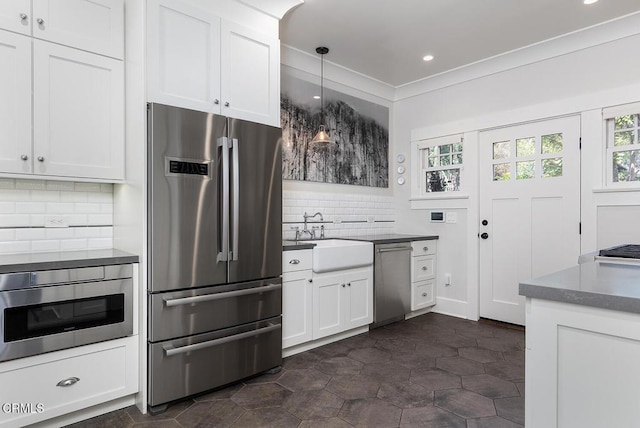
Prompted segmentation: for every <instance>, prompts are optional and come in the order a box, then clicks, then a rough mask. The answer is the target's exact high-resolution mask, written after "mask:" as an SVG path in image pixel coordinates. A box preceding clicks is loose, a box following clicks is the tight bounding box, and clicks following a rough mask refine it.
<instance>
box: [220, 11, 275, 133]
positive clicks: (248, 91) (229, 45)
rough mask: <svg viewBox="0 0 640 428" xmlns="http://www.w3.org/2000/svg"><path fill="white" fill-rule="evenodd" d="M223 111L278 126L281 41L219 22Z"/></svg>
mask: <svg viewBox="0 0 640 428" xmlns="http://www.w3.org/2000/svg"><path fill="white" fill-rule="evenodd" d="M221 37H222V48H221V49H222V59H221V63H222V83H221V90H222V103H223V104H222V114H224V115H226V116H231V117H236V118H239V119H245V120H250V121H253V122H259V123H265V124H267V125H272V126H280V41H279V40H277V39H274V38H272V37H269V36H268V35H265V34H262V33H259V32H256V31H252V30H250V29H247V28H245V27H243V26H241V25H238V24H235V23H232V22H227V21H223V23H222V36H221Z"/></svg>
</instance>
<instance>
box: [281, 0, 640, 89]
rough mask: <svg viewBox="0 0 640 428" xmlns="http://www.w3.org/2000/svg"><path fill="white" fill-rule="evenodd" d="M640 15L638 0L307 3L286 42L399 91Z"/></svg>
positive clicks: (292, 18)
mask: <svg viewBox="0 0 640 428" xmlns="http://www.w3.org/2000/svg"><path fill="white" fill-rule="evenodd" d="M638 11H640V1H638V0H600V1H599V2H597V3H595V4H592V5H584V4H583V3H582V0H528V1H522V0H520V1H515V0H304V4H302V5H300V6H298V7H296V8H294V9H293V10H291V11H290V12H289V13H288V14H286V15H285V16H284V18H283V19H282V21H281V24H280V39H281V41H282V43H283V44H284V45H288V46H290V47H293V48H296V49H299V50H301V51H303V52H308V53H309V54H312V55H317V54H316V53H315V48H316V47H318V46H326V47H328V48H329V49H330V52H329V53H328V54H327V55H326V56H325V60H326V61H328V62H332V63H335V64H339V65H341V66H343V67H346V68H349V69H351V70H353V71H356V72H359V73H362V74H364V75H366V76H369V77H372V78H374V79H377V80H379V81H382V82H384V83H386V84H389V85H391V86H394V87H398V86H402V85H404V84H407V83H410V82H413V81H416V80H420V79H423V78H426V77H429V76H433V75H436V74H439V73H443V72H445V71H448V70H452V69H455V68H459V67H462V66H464V65H467V64H471V63H474V62H477V61H482V60H484V59H487V58H491V57H493V56H496V55H500V54H503V53H505V52H509V51H512V50H515V49H519V48H522V47H524V46H528V45H532V44H535V43H538V42H541V41H543V40H548V39H551V38H554V37H557V36H560V35H563V34H567V33H570V32H574V31H576V30H579V29H581V28H585V27H590V26H593V25H597V24H599V23H602V22H606V21H609V20H612V19H615V18H618V17H621V16H624V15H628V14H631V13H634V12H638ZM427 54H431V55H433V56H434V57H435V59H434V60H433V61H430V62H425V61H423V60H422V57H423V56H425V55H427Z"/></svg>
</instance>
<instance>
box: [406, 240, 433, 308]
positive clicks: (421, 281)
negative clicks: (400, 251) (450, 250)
mask: <svg viewBox="0 0 640 428" xmlns="http://www.w3.org/2000/svg"><path fill="white" fill-rule="evenodd" d="M411 247H412V251H411V254H412V257H411V310H412V311H417V310H420V309H424V308H428V307H429V306H433V305H435V304H436V265H437V259H436V255H437V251H438V241H436V240H429V241H414V242H412V243H411Z"/></svg>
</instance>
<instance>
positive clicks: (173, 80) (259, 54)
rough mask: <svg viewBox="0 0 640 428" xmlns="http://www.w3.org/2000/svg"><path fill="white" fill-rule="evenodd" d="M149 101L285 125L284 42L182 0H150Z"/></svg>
mask: <svg viewBox="0 0 640 428" xmlns="http://www.w3.org/2000/svg"><path fill="white" fill-rule="evenodd" d="M147 18H148V34H147V36H148V37H147V48H148V65H149V67H148V85H149V86H148V99H149V101H152V102H158V103H163V104H170V105H175V106H180V107H186V108H191V109H194V110H200V111H206V112H211V113H216V114H222V115H225V116H231V117H235V118H239V119H245V120H250V121H253V122H260V123H266V124H269V125H273V126H279V125H280V41H279V40H278V39H277V38H275V37H270V36H269V35H267V34H263V33H261V32H258V31H254V30H252V29H249V28H247V27H244V26H242V25H239V24H236V23H233V22H230V21H226V20H224V19H221V18H220V17H218V16H216V15H215V14H212V13H209V12H207V11H204V10H202V9H199V8H196V7H194V6H192V5H190V4H188V3H185V2H182V1H179V0H149V1H148V3H147Z"/></svg>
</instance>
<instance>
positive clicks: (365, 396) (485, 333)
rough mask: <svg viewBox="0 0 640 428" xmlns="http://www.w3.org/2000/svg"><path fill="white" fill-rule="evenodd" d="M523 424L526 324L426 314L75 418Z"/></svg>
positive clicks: (109, 423)
mask: <svg viewBox="0 0 640 428" xmlns="http://www.w3.org/2000/svg"><path fill="white" fill-rule="evenodd" d="M523 425H524V331H522V330H521V329H513V328H505V327H504V326H501V325H494V324H489V323H483V322H473V321H468V320H462V319H458V318H453V317H448V316H445V315H438V314H426V315H422V316H420V317H416V318H413V319H411V320H408V321H404V322H399V323H395V324H391V325H388V326H386V327H383V328H379V329H376V330H372V331H370V332H368V333H366V334H362V335H359V336H355V337H352V338H349V339H345V340H342V341H340V342H335V343H332V344H329V345H326V346H323V347H321V348H316V349H314V350H311V351H307V352H304V353H302V354H298V355H294V356H292V357H289V358H285V360H284V362H283V370H282V371H281V372H280V373H277V374H275V375H262V376H259V377H256V378H253V379H250V380H247V381H245V382H244V383H241V384H238V385H234V386H231V387H228V388H225V389H222V390H219V391H216V392H212V393H210V394H207V395H202V396H199V397H196V398H194V399H191V400H188V401H185V402H181V403H178V404H174V405H173V406H170V407H169V409H168V410H167V412H165V413H163V414H160V415H156V416H149V415H141V414H140V412H139V411H138V410H137V408H135V407H129V408H127V409H123V410H119V411H116V412H112V413H108V414H106V415H102V416H99V417H96V418H93V419H89V420H87V421H84V422H80V423H78V424H75V425H73V427H118V428H119V427H154V428H155V427H278V428H281V427H336V428H339V427H352V426H356V427H467V428H472V427H473V428H489V427H490V428H511V427H521V426H523Z"/></svg>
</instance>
